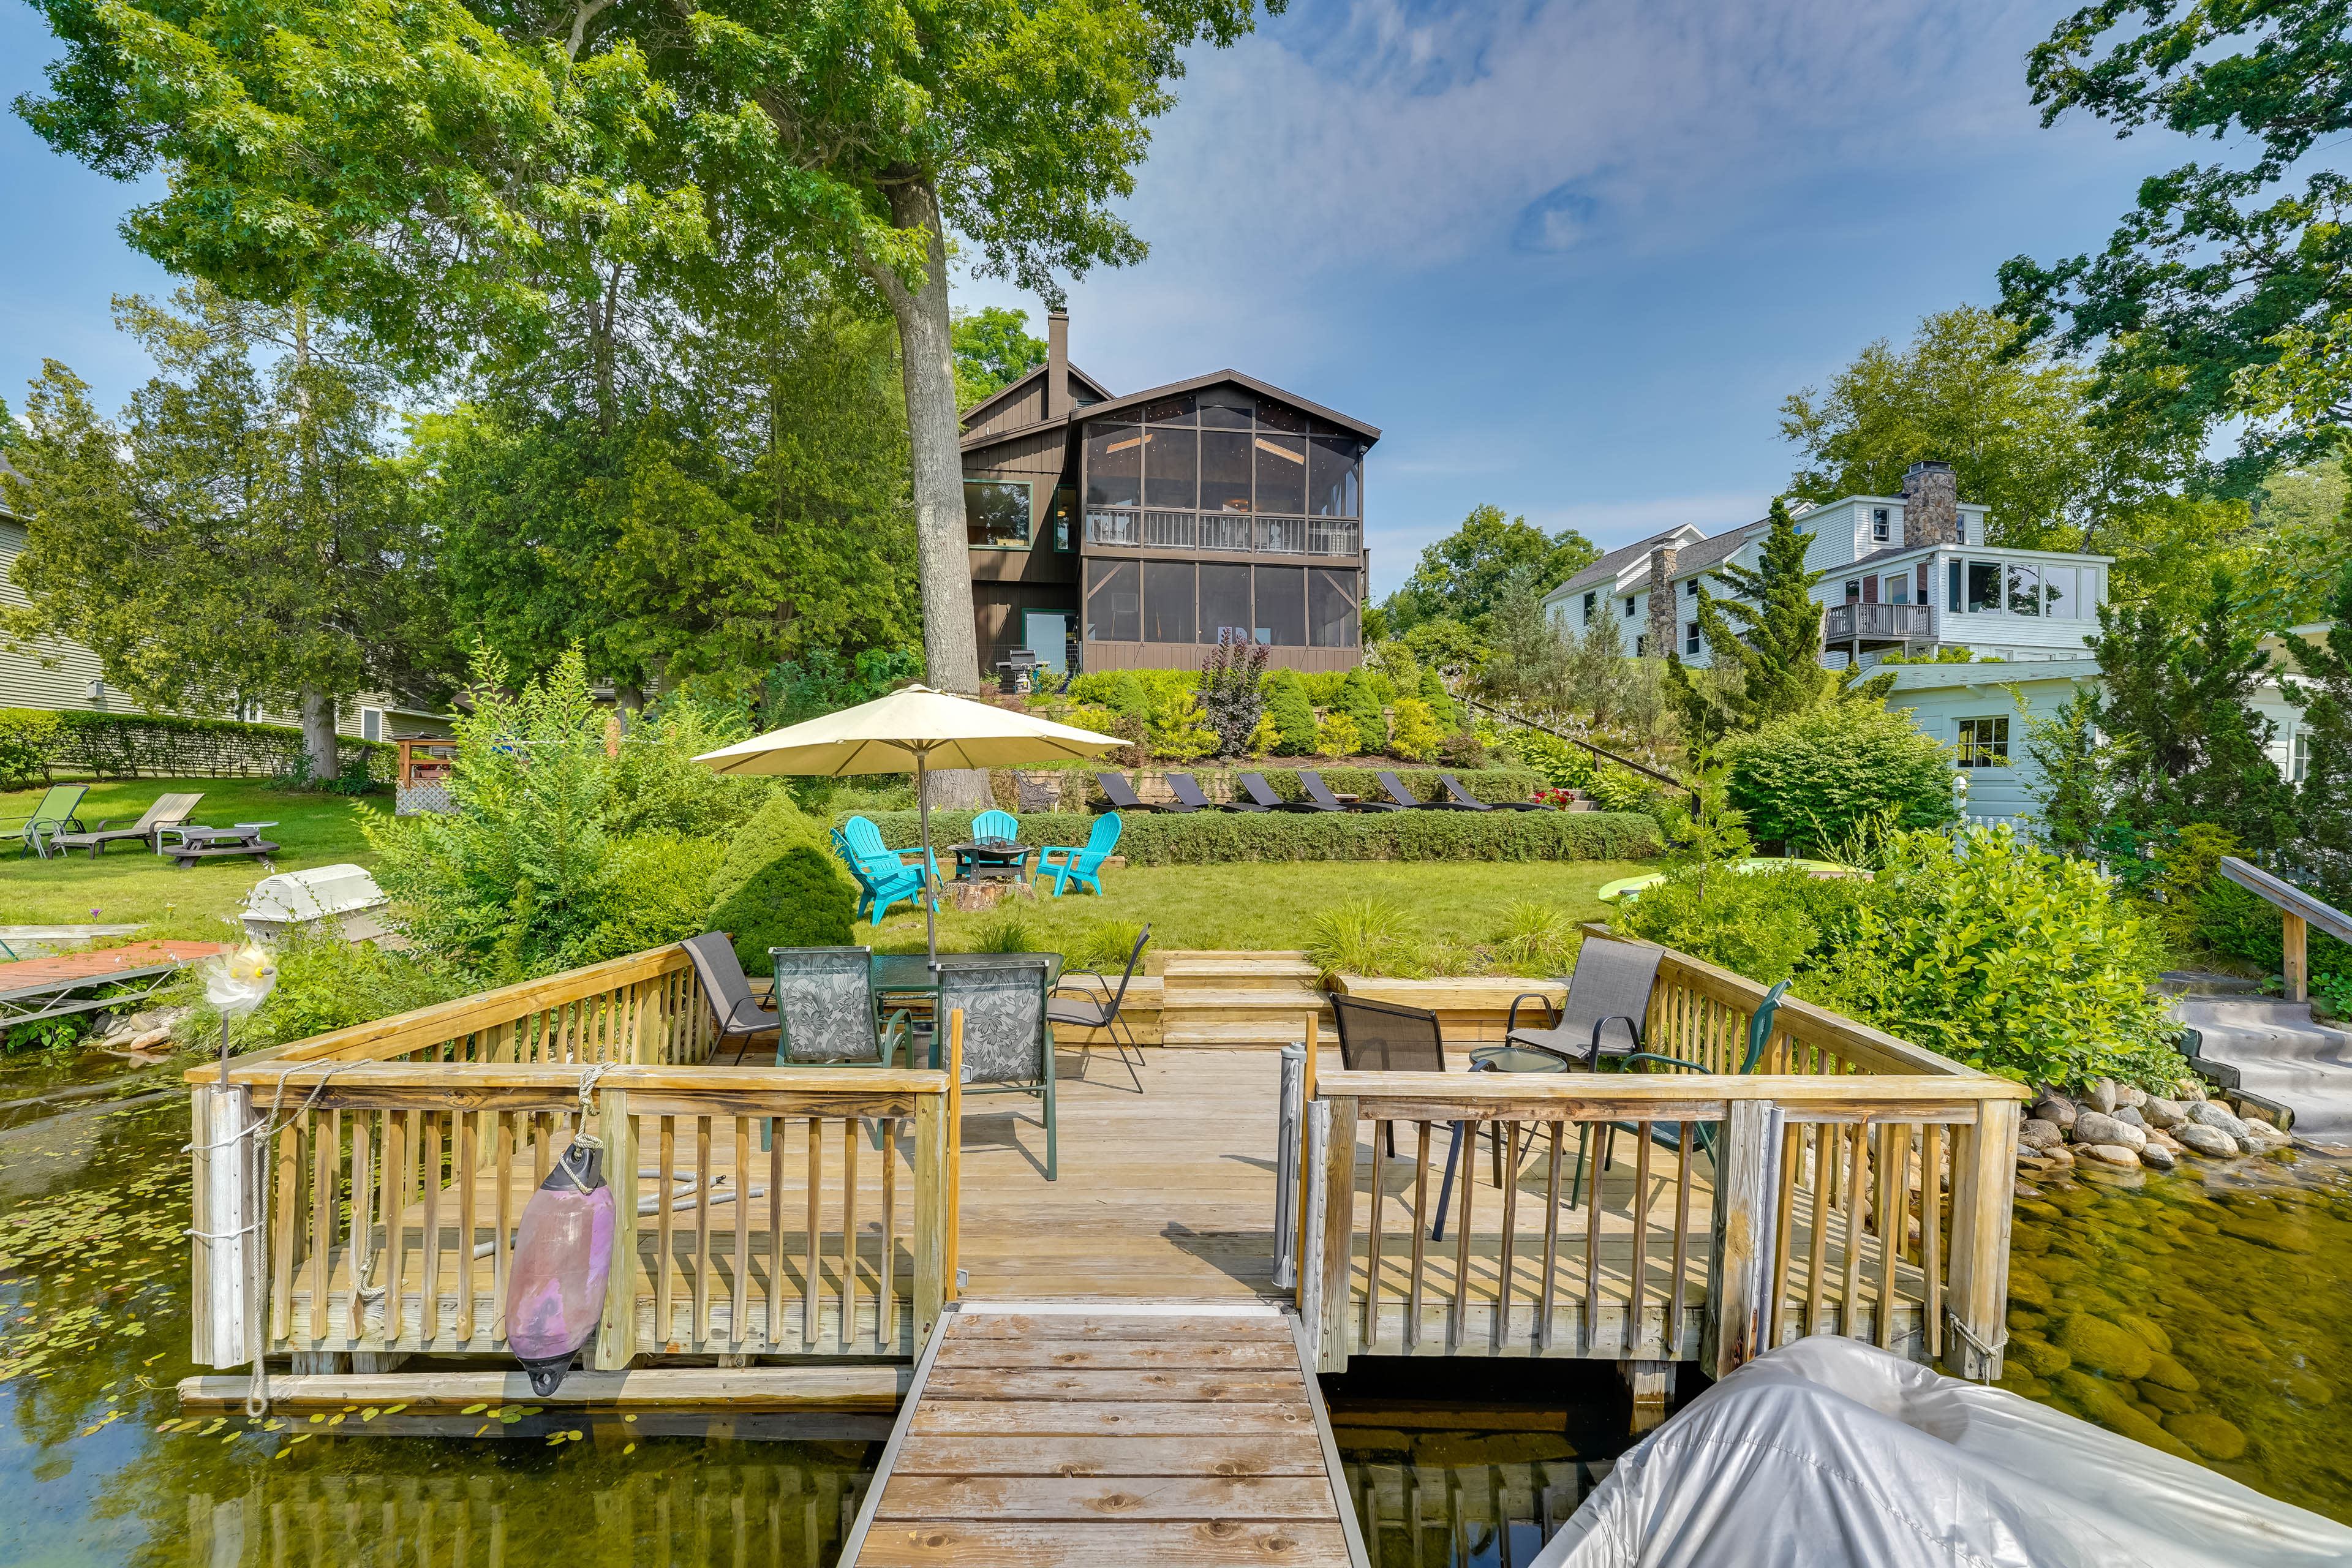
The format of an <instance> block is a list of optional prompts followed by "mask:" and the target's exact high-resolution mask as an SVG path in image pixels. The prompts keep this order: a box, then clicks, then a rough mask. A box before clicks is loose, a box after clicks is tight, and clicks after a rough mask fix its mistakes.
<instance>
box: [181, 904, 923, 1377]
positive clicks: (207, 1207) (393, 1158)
mask: <svg viewBox="0 0 2352 1568" xmlns="http://www.w3.org/2000/svg"><path fill="white" fill-rule="evenodd" d="M712 1037H713V1034H712V1028H711V1021H710V1012H709V1006H708V1005H706V1003H705V1002H704V999H703V996H702V993H701V990H700V987H699V985H698V984H697V982H696V980H695V976H694V973H693V971H692V968H691V966H690V965H689V963H688V961H687V958H686V956H685V954H684V952H682V951H681V950H679V949H677V948H674V947H673V948H667V949H659V950H656V951H653V952H643V953H638V954H635V955H633V956H631V957H627V958H622V959H615V960H614V961H612V962H610V963H600V964H595V965H592V966H590V967H588V968H584V969H579V970H574V971H572V972H571V973H564V974H558V975H552V976H550V977H548V978H545V979H542V980H537V981H531V982H529V983H527V984H520V985H510V986H504V987H501V988H499V989H498V990H494V991H489V992H485V993H483V994H478V995H475V996H468V997H464V998H460V999H459V1000H457V1001H454V1002H449V1003H445V1004H441V1005H436V1006H433V1007H427V1008H423V1009H419V1010H417V1011H415V1012H413V1013H407V1014H403V1015H400V1016H395V1017H392V1018H385V1019H381V1020H378V1021H376V1022H373V1023H369V1024H363V1025H359V1026H353V1027H352V1028H348V1029H339V1030H335V1031H333V1032H331V1033H329V1034H325V1035H320V1036H316V1037H312V1038H310V1039H307V1040H302V1041H299V1042H297V1043H295V1044H292V1045H289V1046H286V1047H279V1048H278V1049H275V1050H270V1051H264V1052H257V1053H254V1054H252V1055H248V1056H244V1057H239V1058H235V1059H234V1060H233V1061H232V1062H231V1063H230V1065H229V1067H228V1068H227V1071H226V1084H224V1083H223V1081H222V1071H221V1069H220V1068H218V1067H217V1066H210V1067H205V1068H199V1069H195V1070H192V1071H191V1072H190V1073H189V1074H188V1075H187V1076H188V1081H189V1084H190V1088H191V1092H192V1094H193V1097H194V1126H195V1129H196V1134H195V1137H194V1140H193V1143H194V1150H193V1152H194V1160H195V1169H194V1225H193V1226H192V1227H191V1229H192V1235H193V1246H194V1282H193V1286H192V1289H193V1293H194V1359H195V1360H196V1361H197V1362H198V1363H201V1364H205V1365H209V1366H213V1367H215V1368H223V1367H231V1366H240V1365H244V1364H246V1363H248V1362H250V1361H251V1360H252V1359H253V1356H254V1353H255V1350H256V1347H257V1346H258V1347H259V1348H260V1349H261V1350H262V1351H263V1352H265V1353H268V1354H270V1355H286V1354H290V1355H291V1356H293V1357H294V1358H295V1365H296V1366H297V1367H298V1368H304V1367H308V1368H311V1369H316V1370H328V1369H331V1368H334V1367H337V1366H339V1365H341V1363H340V1362H338V1361H337V1360H336V1359H335V1358H337V1357H341V1356H346V1355H351V1354H354V1353H356V1354H359V1355H362V1356H373V1357H392V1358H396V1357H398V1356H400V1355H402V1354H404V1353H410V1352H503V1351H504V1350H505V1348H506V1341H505V1333H506V1321H505V1306H506V1292H507V1284H508V1279H509V1272H510V1267H511V1261H512V1252H513V1246H514V1239H515V1230H514V1227H515V1226H516V1224H517V1223H518V1222H519V1221H520V1216H521V1214H522V1210H523V1207H524V1205H526V1204H527V1203H528V1202H529V1201H530V1193H531V1191H532V1190H533V1189H534V1188H535V1187H536V1186H537V1185H538V1184H539V1183H540V1182H541V1181H542V1180H544V1179H545V1178H546V1176H547V1173H548V1172H549V1170H550V1169H551V1166H552V1164H553V1163H554V1161H555V1160H556V1158H557V1157H558V1156H560V1154H561V1153H562V1150H563V1149H564V1147H565V1146H566V1145H567V1144H568V1143H569V1142H570V1140H571V1139H572V1136H573V1135H574V1134H575V1133H578V1132H580V1131H589V1130H593V1131H595V1132H596V1133H597V1135H598V1136H600V1137H601V1139H602V1141H603V1142H604V1170H605V1173H606V1179H607V1181H608V1183H609V1184H611V1185H612V1187H613V1188H614V1195H615V1198H616V1200H617V1205H616V1223H615V1230H614V1246H613V1267H612V1270H611V1273H610V1277H609V1282H608V1285H607V1291H606V1301H605V1307H604V1317H603V1321H602V1323H601V1326H600V1328H599V1330H598V1332H597V1334H596V1336H595V1339H594V1340H593V1343H592V1347H591V1351H590V1353H589V1356H588V1358H587V1359H588V1362H589V1364H591V1365H593V1367H595V1368H598V1369H601V1370H617V1369H619V1368H622V1367H625V1366H626V1365H628V1364H629V1363H630V1362H631V1360H632V1358H634V1357H635V1356H638V1355H640V1354H646V1353H656V1354H660V1353H668V1354H700V1355H710V1354H718V1355H721V1356H730V1357H731V1356H748V1355H769V1356H773V1355H808V1356H824V1355H835V1356H837V1355H856V1354H864V1355H876V1354H881V1355H896V1354H904V1353H908V1350H909V1347H911V1346H919V1344H920V1343H921V1342H922V1338H923V1336H924V1335H925V1334H927V1333H928V1332H929V1328H930V1325H931V1324H932V1323H933V1322H934V1321H936V1320H937V1319H938V1317H939V1315H940V1310H941V1307H942V1304H943V1302H944V1301H945V1300H948V1299H949V1298H950V1296H951V1295H952V1289H951V1286H950V1281H951V1280H952V1279H953V1274H952V1271H951V1270H952V1262H953V1249H954V1242H953V1220H952V1212H953V1211H952V1190H951V1189H952V1184H953V1177H954V1173H953V1168H952V1167H953V1161H954V1150H953V1139H952V1126H951V1117H950V1104H949V1101H950V1096H951V1090H950V1075H949V1074H947V1073H943V1072H933V1071H922V1070H914V1069H898V1068H891V1069H884V1068H773V1067H768V1068H760V1067H710V1066H707V1065H704V1064H705V1063H707V1061H708V1059H709V1055H710V1048H711V1043H712ZM583 1082H584V1083H585V1084H586V1086H587V1087H586V1090H585V1092H583ZM254 1129H265V1130H266V1131H265V1132H262V1133H258V1134H255V1133H252V1132H251V1130H254ZM877 1134H878V1136H879V1138H880V1141H881V1143H880V1147H879V1148H878V1149H877V1148H876V1147H875V1144H874V1142H873V1140H874V1138H875V1136H876V1135H877ZM265 1136H266V1138H267V1145H266V1147H264V1146H262V1138H263V1137H265ZM902 1158H903V1159H904V1160H905V1161H906V1162H907V1163H908V1165H909V1166H910V1175H911V1183H912V1192H911V1193H910V1194H907V1197H908V1198H911V1205H909V1204H908V1202H907V1201H906V1200H905V1199H903V1198H902V1196H901V1194H900V1192H899V1188H900V1186H901V1179H900V1173H899V1165H900V1161H901V1159H902ZM909 1208H911V1215H908V1210H909ZM877 1222H878V1223H877ZM902 1222H903V1223H902Z"/></svg>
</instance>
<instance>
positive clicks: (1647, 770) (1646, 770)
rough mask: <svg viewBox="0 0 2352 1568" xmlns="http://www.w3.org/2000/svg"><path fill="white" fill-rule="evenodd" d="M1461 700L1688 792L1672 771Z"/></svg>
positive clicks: (1500, 710) (1482, 704)
mask: <svg viewBox="0 0 2352 1568" xmlns="http://www.w3.org/2000/svg"><path fill="white" fill-rule="evenodd" d="M1461 700H1463V701H1465V702H1467V703H1468V704H1469V705H1470V706H1471V707H1473V708H1475V709H1477V710H1479V711H1480V712H1483V713H1492V714H1493V715H1494V716H1495V717H1496V718H1497V719H1501V720H1504V721H1507V722H1509V723H1513V724H1517V725H1518V726H1520V727H1521V728H1522V729H1528V730H1539V731H1542V732H1543V733H1545V734H1547V735H1549V736H1550V737H1552V739H1554V740H1556V741H1566V742H1568V743H1569V744H1570V745H1571V746H1582V747H1583V748H1584V749H1585V750H1586V751H1588V752H1591V753H1592V754H1593V755H1594V756H1596V757H1606V758H1607V759H1608V760H1609V761H1611V762H1612V763H1616V764H1617V765H1618V766H1619V767H1621V768H1631V769H1633V771H1634V772H1635V773H1642V774H1644V775H1646V776H1648V777H1650V778H1654V779H1655V780H1657V781H1658V782H1659V783H1660V784H1664V785H1666V786H1667V787H1668V788H1670V789H1678V790H1680V791H1682V792H1683V793H1684V794H1685V795H1688V794H1689V793H1690V785H1688V784H1685V783H1683V781H1682V780H1680V779H1678V778H1676V777H1675V776H1674V775H1673V774H1672V773H1660V772H1659V771H1658V770H1657V769H1655V768H1653V767H1645V766H1644V765H1643V764H1642V763H1637V762H1635V761H1633V758H1631V757H1621V756H1619V755H1618V754H1617V753H1616V752H1611V751H1604V750H1602V749H1601V747H1599V746H1596V745H1594V744H1593V743H1592V742H1590V741H1587V740H1584V739H1582V738H1581V737H1579V736H1576V735H1564V734H1561V733H1560V732H1559V731H1558V730H1555V729H1553V728H1552V727H1551V726H1550V725H1549V724H1538V723H1537V722H1536V721H1534V720H1532V719H1523V718H1521V717H1520V716H1519V715H1518V714H1517V713H1514V712H1512V711H1511V710H1508V709H1507V708H1496V707H1495V706H1494V705H1493V704H1491V703H1486V702H1481V701H1479V700H1477V699H1476V698H1475V697H1469V696H1465V697H1463V698H1462V699H1461Z"/></svg>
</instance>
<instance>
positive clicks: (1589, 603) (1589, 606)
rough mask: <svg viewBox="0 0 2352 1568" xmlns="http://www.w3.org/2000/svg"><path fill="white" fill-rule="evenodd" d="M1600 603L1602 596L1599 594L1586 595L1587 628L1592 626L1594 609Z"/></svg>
mask: <svg viewBox="0 0 2352 1568" xmlns="http://www.w3.org/2000/svg"><path fill="white" fill-rule="evenodd" d="M1600 602H1601V595H1599V594H1597V593H1595V594H1587V595H1584V624H1585V625H1586V626H1591V624H1592V611H1593V607H1594V606H1595V605H1598V604H1600Z"/></svg>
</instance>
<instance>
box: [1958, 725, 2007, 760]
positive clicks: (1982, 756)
mask: <svg viewBox="0 0 2352 1568" xmlns="http://www.w3.org/2000/svg"><path fill="white" fill-rule="evenodd" d="M1959 751H1960V754H1959V757H1958V763H1959V765H1960V766H1962V767H1964V768H2005V767H2007V766H2009V715H2008V714H2006V713H1996V714H1994V715H1993V716H1992V717H1991V718H1990V719H1963V720H1961V721H1960V734H1959Z"/></svg>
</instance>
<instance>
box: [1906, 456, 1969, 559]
mask: <svg viewBox="0 0 2352 1568" xmlns="http://www.w3.org/2000/svg"><path fill="white" fill-rule="evenodd" d="M1903 542H1904V544H1905V545H1906V546H1909V545H1914V544H1958V542H1960V482H1959V480H1958V479H1956V478H1955V477H1954V476H1953V474H1952V465H1951V464H1949V463H1937V462H1925V463H1914V464H1912V465H1911V468H1910V470H1909V471H1908V472H1907V473H1906V474H1905V475H1904V476H1903Z"/></svg>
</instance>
